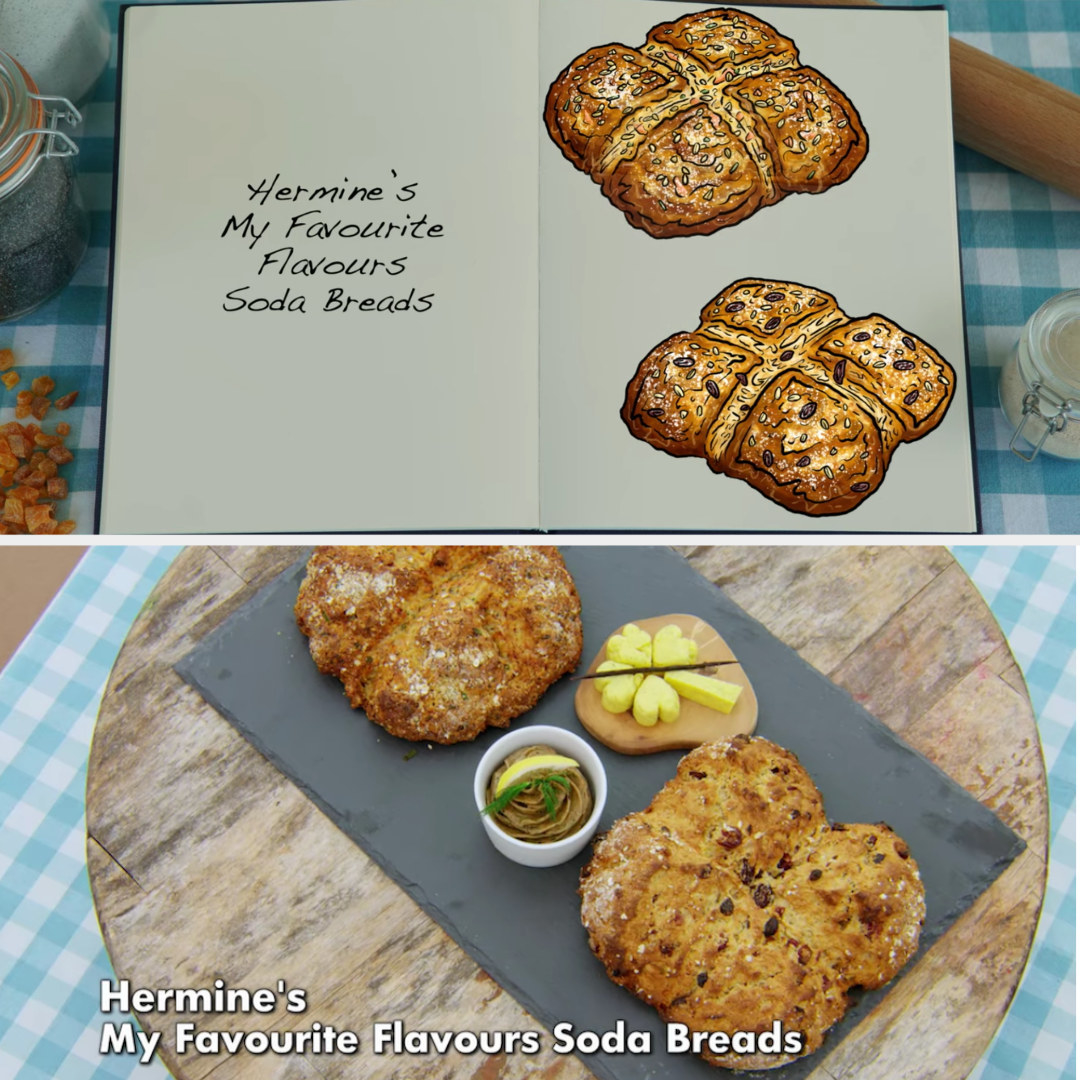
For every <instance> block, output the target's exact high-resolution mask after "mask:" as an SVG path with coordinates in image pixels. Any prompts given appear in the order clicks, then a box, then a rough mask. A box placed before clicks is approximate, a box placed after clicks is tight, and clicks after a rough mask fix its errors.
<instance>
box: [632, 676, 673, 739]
mask: <svg viewBox="0 0 1080 1080" xmlns="http://www.w3.org/2000/svg"><path fill="white" fill-rule="evenodd" d="M634 719H635V720H636V721H637V722H638V723H639V724H641V725H642V726H643V727H652V726H653V725H654V724H655V723H656V721H657V720H663V721H664V722H665V723H667V724H673V723H674V722H675V721H676V720H678V719H679V692H678V691H677V690H676V689H675V687H673V686H671V685H669V684H668V683H666V682H664V680H663V679H662V678H660V676H659V675H646V676H645V681H644V682H643V683H642V684H641V686H640V687H638V692H637V693H636V694H635V695H634Z"/></svg>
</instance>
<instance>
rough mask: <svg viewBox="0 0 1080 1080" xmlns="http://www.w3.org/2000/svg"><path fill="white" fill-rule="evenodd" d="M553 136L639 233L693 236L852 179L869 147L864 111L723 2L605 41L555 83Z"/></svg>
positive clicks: (550, 119) (787, 46) (549, 114)
mask: <svg viewBox="0 0 1080 1080" xmlns="http://www.w3.org/2000/svg"><path fill="white" fill-rule="evenodd" d="M544 122H545V124H546V126H547V129H548V132H549V134H550V135H551V138H552V139H553V140H554V142H555V143H556V145H557V146H558V147H559V148H560V149H561V150H562V152H563V154H564V156H565V157H566V158H567V160H568V161H570V162H571V163H572V164H573V165H574V166H575V167H576V168H578V169H581V170H583V171H585V172H587V173H589V174H590V175H591V176H592V178H593V180H594V181H595V182H596V183H598V184H600V185H601V187H602V188H603V191H604V194H605V195H606V196H607V197H608V198H609V199H610V200H611V201H612V203H614V204H615V205H616V206H617V207H619V209H621V210H622V211H623V213H624V214H625V215H626V218H627V220H628V221H629V222H630V224H632V225H633V226H634V227H635V228H639V229H644V230H645V231H646V232H648V233H649V234H650V235H652V236H656V237H668V236H687V235H694V234H707V233H712V232H715V231H716V230H717V229H721V228H724V227H725V226H729V225H734V224H737V223H738V222H739V221H742V220H743V219H744V218H746V217H749V216H750V215H751V214H753V213H754V212H755V211H756V210H758V209H760V208H761V207H762V206H768V205H770V204H772V203H775V202H778V201H779V200H780V199H782V198H783V197H784V196H785V195H787V194H790V193H792V192H809V193H816V192H820V191H824V190H825V189H826V188H828V187H832V186H833V185H835V184H839V183H843V181H845V180H847V179H848V178H849V177H850V176H851V174H852V173H853V172H854V171H855V169H856V168H858V166H859V164H860V163H861V162H862V160H863V158H864V157H865V156H866V152H867V146H868V139H867V135H866V131H865V130H864V128H863V126H862V123H861V121H860V119H859V114H858V112H857V111H856V109H855V107H854V106H853V105H852V103H851V102H850V101H849V100H848V98H847V97H846V96H845V95H844V93H843V92H842V91H841V90H839V89H838V88H837V87H836V86H835V85H833V83H831V82H830V81H829V80H828V79H827V78H825V76H824V75H822V74H821V73H820V72H819V71H816V70H815V69H814V68H810V67H805V66H803V65H800V64H799V54H798V52H797V50H796V48H795V45H794V43H793V42H792V41H790V40H789V39H788V38H785V37H783V36H782V35H781V34H779V33H778V32H777V31H776V29H775V28H774V27H772V26H770V25H769V24H768V23H766V22H763V21H762V20H761V19H757V18H755V17H754V16H752V15H748V14H746V13H745V12H741V11H737V10H735V9H732V8H717V9H714V10H712V11H705V12H700V13H696V14H693V15H688V16H686V17H685V18H683V19H679V20H678V21H677V22H673V23H661V24H660V25H658V26H655V27H653V29H652V30H650V31H649V34H648V36H647V39H646V41H645V43H644V45H642V46H641V47H640V48H630V47H628V46H626V45H620V44H617V43H615V44H609V45H603V46H597V47H596V48H593V49H590V50H588V51H587V52H585V53H583V54H582V55H581V56H579V57H577V59H575V60H574V61H573V62H572V63H571V64H569V65H568V66H567V67H566V68H565V69H564V70H563V71H562V72H561V73H560V74H559V76H558V77H557V78H556V79H555V80H554V82H552V84H551V88H550V89H549V91H548V96H547V102H546V105H545V109H544Z"/></svg>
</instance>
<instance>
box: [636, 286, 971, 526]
mask: <svg viewBox="0 0 1080 1080" xmlns="http://www.w3.org/2000/svg"><path fill="white" fill-rule="evenodd" d="M955 388H956V373H955V372H954V371H953V369H952V368H951V367H950V366H949V364H948V363H947V362H946V361H945V360H944V359H943V358H942V357H941V356H940V355H939V354H938V353H937V352H936V351H935V350H934V349H933V348H932V347H931V346H930V345H928V344H927V343H926V342H925V341H922V340H920V339H919V338H917V337H916V336H915V335H913V334H910V333H909V332H908V331H906V330H904V329H903V328H902V327H900V326H897V325H896V323H894V322H892V321H890V320H889V319H887V318H885V316H883V315H878V314H871V315H867V316H865V317H863V318H857V319H850V318H848V316H847V315H846V314H845V313H844V312H843V311H842V310H841V308H840V306H839V305H838V304H837V302H836V299H835V298H834V297H833V296H831V295H830V294H829V293H827V292H822V291H821V290H818V289H812V288H809V287H807V286H805V285H799V284H796V283H794V282H789V281H761V280H757V279H744V280H741V281H736V282H734V283H733V284H732V285H729V286H728V287H727V288H726V289H725V290H724V291H723V292H721V293H720V294H719V295H718V296H717V297H715V299H713V300H710V301H709V303H708V304H706V305H705V307H704V309H703V310H702V312H701V324H700V326H699V327H698V328H697V329H696V330H694V331H691V332H689V333H686V332H682V333H678V334H674V335H672V336H671V337H669V338H668V339H667V340H666V341H664V342H661V344H659V345H658V346H656V348H655V349H653V351H652V352H651V353H649V355H648V356H646V357H645V359H644V360H642V361H641V363H640V365H639V366H638V369H637V373H636V374H635V375H634V377H633V378H632V379H631V380H630V382H629V384H628V385H627V387H626V398H625V400H624V402H623V407H622V412H621V415H622V419H623V421H624V423H625V424H626V426H627V427H628V428H629V429H630V433H631V434H632V435H634V437H635V438H638V439H643V440H644V441H645V442H647V443H648V444H649V445H650V446H653V447H655V448H656V449H658V450H663V451H665V452H666V453H668V454H671V455H673V456H675V457H703V458H705V460H706V462H707V463H708V465H709V468H710V469H712V470H713V472H717V473H723V474H725V475H727V476H732V477H736V478H737V479H741V480H745V481H746V482H747V483H748V484H750V485H751V486H752V487H754V488H756V489H757V490H758V491H760V492H761V493H762V494H763V495H765V496H767V497H768V498H770V499H772V500H773V501H774V502H777V503H779V504H780V505H781V506H784V507H786V508H787V509H789V510H793V511H795V512H797V513H802V514H809V515H826V514H843V513H847V512H848V511H850V510H853V509H854V508H855V507H857V506H858V505H859V504H860V503H862V502H863V501H864V500H865V499H866V498H868V497H869V496H870V495H872V494H873V493H874V491H876V490H877V488H878V487H879V485H880V484H881V482H882V480H883V479H884V477H885V470H886V468H887V467H888V464H889V460H890V458H891V457H892V453H893V451H894V450H895V449H896V447H897V446H899V445H900V443H903V442H912V441H914V440H915V439H920V438H922V437H923V436H924V435H925V434H926V433H927V432H928V431H931V430H932V429H933V428H935V427H936V426H937V425H938V424H939V423H940V421H941V419H942V417H943V416H944V415H945V412H946V410H947V409H948V407H949V403H950V402H951V400H952V396H953V392H954V390H955Z"/></svg>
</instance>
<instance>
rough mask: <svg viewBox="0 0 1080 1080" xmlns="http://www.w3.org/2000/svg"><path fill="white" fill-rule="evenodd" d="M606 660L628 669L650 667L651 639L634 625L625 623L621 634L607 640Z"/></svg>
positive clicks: (651, 660)
mask: <svg viewBox="0 0 1080 1080" xmlns="http://www.w3.org/2000/svg"><path fill="white" fill-rule="evenodd" d="M607 658H608V659H609V660H615V661H616V662H617V663H620V664H626V665H627V666H628V667H651V666H652V662H653V659H652V638H651V637H650V636H649V634H648V631H646V630H642V629H641V627H640V626H638V625H637V624H636V623H627V624H626V625H625V626H624V627H623V628H622V633H620V634H612V636H611V637H610V638H608V643H607Z"/></svg>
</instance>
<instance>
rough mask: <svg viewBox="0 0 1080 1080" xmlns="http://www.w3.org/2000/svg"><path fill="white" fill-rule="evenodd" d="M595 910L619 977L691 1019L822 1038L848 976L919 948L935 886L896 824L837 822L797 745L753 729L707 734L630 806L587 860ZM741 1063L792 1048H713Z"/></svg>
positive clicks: (587, 885) (596, 948) (586, 893)
mask: <svg viewBox="0 0 1080 1080" xmlns="http://www.w3.org/2000/svg"><path fill="white" fill-rule="evenodd" d="M580 892H581V897H582V903H581V921H582V923H583V924H584V926H585V928H586V930H587V931H588V934H589V944H590V947H591V948H592V950H593V952H594V953H595V954H596V955H597V957H599V959H600V960H601V961H602V962H603V963H604V965H605V967H606V968H607V971H608V975H609V976H610V977H611V978H612V979H613V980H614V981H615V982H616V983H618V984H619V985H621V986H625V987H626V988H627V989H628V990H630V991H631V992H632V993H634V994H636V995H637V996H638V997H640V998H642V999H643V1000H644V1001H647V1002H648V1003H649V1004H650V1005H653V1006H654V1007H655V1008H656V1009H657V1010H658V1011H659V1013H660V1015H661V1016H662V1017H663V1019H664V1020H665V1021H668V1022H681V1023H684V1024H686V1025H687V1026H688V1027H689V1028H690V1030H691V1031H695V1032H698V1031H723V1032H727V1033H728V1034H729V1035H730V1034H733V1033H734V1032H736V1031H752V1032H762V1031H766V1030H768V1029H770V1028H771V1026H772V1024H773V1022H774V1021H776V1020H779V1021H780V1022H781V1023H782V1025H783V1028H784V1030H785V1031H796V1032H800V1033H801V1034H802V1035H803V1037H804V1044H803V1046H804V1050H803V1053H804V1054H806V1053H812V1052H813V1051H815V1050H817V1049H818V1047H820V1046H821V1043H822V1040H823V1039H824V1036H825V1033H826V1032H827V1031H828V1029H829V1028H830V1027H832V1025H833V1024H835V1023H836V1022H837V1021H838V1020H839V1019H840V1018H841V1017H842V1016H843V1015H844V1012H845V1010H846V1009H847V1005H848V1002H847V996H846V995H847V991H848V990H849V989H850V988H851V987H854V986H862V987H864V988H866V989H873V988H875V987H878V986H882V985H883V984H884V983H886V982H888V981H889V980H890V979H891V978H893V976H894V975H896V974H897V972H899V971H900V969H901V968H903V966H904V965H905V964H906V963H907V962H908V960H909V959H910V958H911V957H912V956H913V955H914V953H915V950H916V948H917V947H918V943H919V932H920V929H921V927H922V923H923V919H924V917H925V914H926V906H925V894H924V890H923V885H922V882H921V880H920V878H919V870H918V867H917V866H916V864H915V860H914V859H912V858H911V856H910V853H909V851H908V848H907V845H906V844H905V843H904V842H903V840H901V839H900V837H899V836H897V835H896V834H895V833H894V832H893V831H892V830H891V829H890V828H889V827H888V826H887V825H885V824H877V825H840V824H834V825H830V824H829V822H828V821H827V819H826V817H825V811H824V806H823V803H822V798H821V794H820V792H819V791H818V790H817V788H816V787H815V786H814V783H813V781H812V780H811V779H810V777H809V776H808V775H807V773H806V771H805V769H803V767H802V766H801V765H800V764H799V761H798V759H797V758H796V757H795V755H794V754H792V753H791V752H790V751H788V750H784V749H783V748H782V747H779V746H776V745H775V744H774V743H771V742H769V741H768V740H766V739H761V738H747V737H746V736H743V735H739V736H736V737H735V738H734V739H732V740H730V741H727V742H718V743H711V744H707V745H705V746H700V747H698V748H697V749H695V750H692V751H691V752H690V753H688V754H687V755H686V756H685V757H684V758H683V759H682V761H681V762H680V763H679V767H678V771H677V773H676V776H675V778H674V779H672V780H670V781H669V782H668V783H667V784H666V785H665V786H664V788H663V789H662V790H661V791H660V792H659V793H658V794H657V796H656V797H655V798H654V799H653V801H652V803H651V804H650V805H649V806H648V807H646V809H645V810H643V811H640V812H638V813H633V814H630V815H628V816H627V817H624V818H621V819H620V820H619V821H617V822H616V823H615V824H614V825H613V826H612V828H611V829H610V831H609V832H608V833H606V834H605V835H604V836H603V837H602V838H601V839H600V840H598V841H597V843H596V845H595V848H594V852H593V857H592V860H591V861H590V862H589V864H588V865H587V866H586V867H585V868H584V869H583V870H582V873H581V889H580ZM702 1056H703V1057H704V1058H705V1059H706V1060H707V1061H709V1062H711V1063H712V1064H714V1065H723V1066H725V1067H727V1068H731V1069H761V1068H773V1067H776V1066H779V1065H784V1064H787V1063H788V1062H790V1061H793V1060H794V1059H795V1056H797V1055H791V1054H762V1053H758V1054H744V1055H739V1054H734V1053H727V1054H712V1053H709V1052H708V1051H706V1052H704V1053H703V1055H702Z"/></svg>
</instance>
